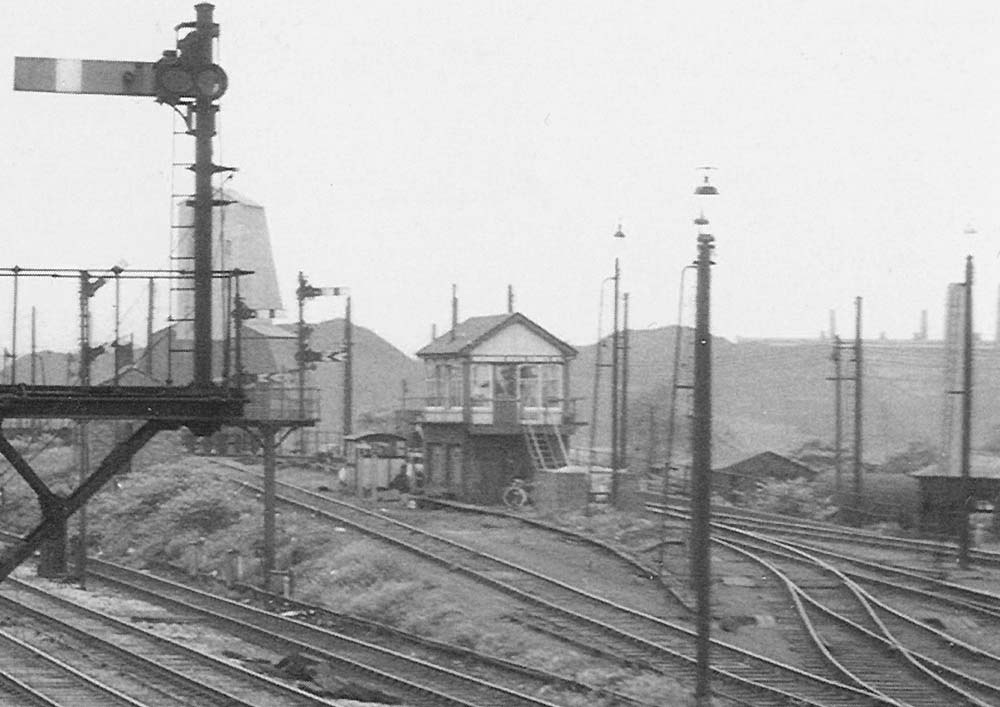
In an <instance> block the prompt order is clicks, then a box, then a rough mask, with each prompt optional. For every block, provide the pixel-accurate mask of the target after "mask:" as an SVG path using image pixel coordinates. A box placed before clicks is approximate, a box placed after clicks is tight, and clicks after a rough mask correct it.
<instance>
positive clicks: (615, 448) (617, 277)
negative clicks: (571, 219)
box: [611, 224, 625, 506]
mask: <svg viewBox="0 0 1000 707" xmlns="http://www.w3.org/2000/svg"><path fill="white" fill-rule="evenodd" d="M613 238H616V239H618V238H621V239H624V238H625V234H624V233H623V232H622V226H621V224H618V230H617V231H615V233H614V235H613ZM612 279H613V280H614V283H615V290H614V292H615V294H614V303H613V305H612V307H613V312H614V316H613V320H614V324H613V326H612V331H611V505H612V506H614V505H616V504H617V503H618V467H619V465H620V463H621V461H620V449H619V440H620V436H621V435H620V434H619V427H618V426H619V424H620V419H619V415H620V412H619V409H618V403H619V387H620V385H619V378H618V375H619V362H618V354H619V351H618V350H619V348H620V340H619V333H618V302H619V300H620V299H621V296H620V294H619V293H620V291H621V267H620V265H619V262H618V256H615V274H614V275H613V276H612Z"/></svg>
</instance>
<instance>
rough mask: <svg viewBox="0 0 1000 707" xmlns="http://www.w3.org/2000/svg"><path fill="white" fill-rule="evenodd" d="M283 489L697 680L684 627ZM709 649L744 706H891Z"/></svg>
mask: <svg viewBox="0 0 1000 707" xmlns="http://www.w3.org/2000/svg"><path fill="white" fill-rule="evenodd" d="M224 468H226V469H227V470H228V471H229V473H230V474H232V475H233V476H234V478H235V480H237V481H238V482H240V483H242V484H244V485H245V486H246V487H248V488H250V489H252V490H254V491H255V492H258V493H259V492H261V488H260V487H259V486H256V485H254V484H252V483H249V482H247V481H246V479H247V475H248V473H250V472H248V471H246V470H245V469H244V468H243V467H242V466H236V465H233V466H230V465H229V464H226V465H225V467H224ZM251 478H255V477H254V476H251ZM278 489H279V501H280V502H282V503H285V504H289V505H291V506H294V507H297V508H299V509H300V510H302V511H305V512H308V513H311V514H314V515H315V516H318V517H323V518H326V519H328V520H330V521H333V522H335V523H338V524H340V525H344V526H350V527H353V528H355V529H357V530H359V531H361V532H363V533H366V534H368V535H370V536H373V537H376V538H378V539H380V540H382V541H384V542H387V543H391V544H393V545H395V546H397V547H400V548H403V549H405V550H407V551H408V552H411V553H415V554H418V555H420V556H422V557H424V558H425V559H427V560H430V561H433V562H436V563H438V564H440V565H443V566H446V567H448V568H450V569H451V570H453V571H457V572H461V573H463V574H465V575H466V576H468V577H471V578H473V579H475V580H476V581H478V582H482V583H484V584H487V585H489V586H492V587H493V588H495V589H498V590H500V591H502V592H505V593H507V594H509V595H511V596H513V597H515V598H516V599H518V600H519V601H521V602H523V603H524V604H526V605H529V606H532V607H533V609H532V610H531V612H530V615H529V617H528V620H529V622H530V623H531V624H532V625H533V626H535V627H539V628H542V629H543V630H547V631H549V632H551V633H553V634H555V635H559V636H561V637H563V638H567V639H569V640H571V641H572V642H574V643H575V644H576V645H581V646H588V647H590V648H598V649H600V650H602V651H604V652H605V653H607V654H617V655H618V656H620V658H623V659H624V660H625V661H627V662H629V663H631V664H633V665H641V666H648V667H650V668H651V669H654V670H656V671H658V672H664V673H668V674H671V675H674V676H675V677H677V678H679V679H682V680H687V681H689V684H691V683H692V682H693V675H694V662H695V661H694V657H693V653H694V650H693V642H694V632H693V631H692V630H691V629H690V628H688V627H687V626H682V625H679V624H676V623H673V622H670V621H667V620H665V619H662V618H659V617H655V616H651V615H649V614H645V613H643V612H640V611H636V610H633V609H630V608H628V607H625V606H622V605H620V604H615V603H613V602H609V601H606V600H604V599H602V598H601V597H598V596H595V595H593V594H590V593H588V592H585V591H582V590H580V589H577V588H575V587H572V586H570V585H568V584H566V583H563V582H560V581H559V580H558V579H556V578H553V577H548V576H545V575H543V574H541V573H539V572H534V571H532V570H530V569H528V568H526V567H522V566H519V565H517V564H515V563H512V562H508V561H505V560H503V559H501V558H499V557H495V556H491V555H487V554H484V553H481V552H478V551H476V550H475V549H473V548H471V547H468V546H466V545H463V544H461V543H458V542H456V541H453V540H451V539H448V538H444V537H441V536H439V535H435V534H432V533H428V532H426V531H424V530H422V529H420V528H417V527H414V526H411V525H407V524H405V523H402V522H400V521H398V520H395V519H392V518H390V517H388V516H385V515H383V514H379V513H375V512H373V511H369V510H367V509H363V508H360V507H358V506H356V505H354V504H350V503H346V502H344V501H340V500H338V499H335V498H331V497H329V496H325V495H321V494H316V493H313V492H311V491H307V490H305V489H302V488H298V487H295V486H292V485H289V484H284V483H280V482H279V483H278ZM570 607H572V608H570ZM712 650H713V672H714V675H715V681H716V684H717V685H720V686H721V689H720V691H724V693H725V695H726V696H727V697H730V698H733V699H736V700H737V701H742V702H743V703H745V704H751V705H788V704H801V705H858V704H879V703H886V704H892V703H891V702H887V701H886V700H884V698H882V697H880V696H878V695H875V694H872V693H870V692H867V691H865V690H863V689H859V688H856V687H852V686H850V685H848V684H845V683H843V682H841V681H839V680H837V679H834V678H830V677H825V676H822V675H816V674H812V673H809V672H807V671H804V670H801V669H799V668H796V667H794V666H791V665H788V664H785V663H781V662H779V661H776V660H772V659H770V658H767V657H765V656H761V655H757V654H754V653H752V652H750V651H747V650H744V649H742V648H739V647H737V646H734V645H731V644H728V643H726V642H723V641H718V640H716V641H714V642H713V649H712Z"/></svg>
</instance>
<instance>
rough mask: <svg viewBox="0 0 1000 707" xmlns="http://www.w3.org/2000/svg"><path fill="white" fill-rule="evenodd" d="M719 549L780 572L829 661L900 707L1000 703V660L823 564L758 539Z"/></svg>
mask: <svg viewBox="0 0 1000 707" xmlns="http://www.w3.org/2000/svg"><path fill="white" fill-rule="evenodd" d="M716 544H717V545H719V546H721V547H724V548H728V549H729V550H731V551H734V552H738V553H740V554H743V555H745V556H747V557H749V558H750V559H752V560H753V561H755V562H756V563H758V564H759V565H761V566H763V567H765V568H767V569H768V571H770V572H771V573H772V574H774V575H775V576H776V577H777V578H778V579H779V580H780V581H781V582H782V583H783V584H784V587H785V589H786V591H787V592H788V594H789V596H790V598H791V599H792V601H793V602H794V604H795V606H796V609H797V611H798V613H799V616H800V619H801V620H802V622H803V624H804V626H805V627H806V630H807V632H808V633H809V635H810V636H812V637H813V640H814V641H815V644H816V645H817V646H818V647H820V649H821V650H822V651H823V653H824V655H825V657H826V659H827V660H828V661H829V663H830V664H831V665H833V666H835V668H836V669H837V670H838V671H840V672H841V673H842V674H843V675H844V676H845V678H847V679H849V680H850V681H851V682H853V683H854V684H856V685H857V686H859V687H862V688H863V689H866V690H868V691H870V692H875V693H877V694H880V695H883V696H885V697H886V698H888V699H892V700H893V701H896V702H898V703H900V704H905V705H913V706H924V705H926V706H927V707H932V706H934V705H941V704H966V705H977V706H978V707H986V706H988V705H998V704H1000V687H997V685H996V684H994V683H993V682H991V680H995V678H996V676H997V675H998V674H1000V657H997V656H995V655H992V654H990V653H989V652H987V651H984V650H981V649H978V648H975V647H973V646H971V645H969V644H965V643H963V642H962V641H960V640H959V639H957V638H955V637H954V636H950V635H948V634H946V633H945V632H943V631H940V630H938V629H936V628H933V627H931V626H928V625H927V624H925V623H924V622H922V621H921V620H919V619H917V618H916V617H914V616H912V615H910V614H907V613H905V612H903V611H900V610H899V609H897V608H895V607H893V606H892V605H890V604H888V603H887V602H884V601H881V600H879V599H877V598H876V597H875V596H873V595H872V594H871V593H869V592H867V591H866V590H864V589H863V588H861V587H860V586H859V585H858V584H857V583H855V582H854V581H852V580H851V579H850V578H848V577H846V576H845V575H844V574H843V573H840V572H839V571H838V570H836V569H835V568H833V567H832V566H831V565H830V564H828V563H827V562H825V561H823V560H822V559H820V558H818V557H816V556H813V555H811V554H809V553H807V552H804V551H802V550H797V549H795V548H792V547H790V546H788V545H786V544H784V543H780V542H777V541H774V540H770V539H767V538H762V537H760V536H756V535H744V537H742V538H741V539H740V540H737V541H732V540H723V539H717V540H716Z"/></svg>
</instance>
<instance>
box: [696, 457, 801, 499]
mask: <svg viewBox="0 0 1000 707" xmlns="http://www.w3.org/2000/svg"><path fill="white" fill-rule="evenodd" d="M815 477H816V471H815V470H813V469H810V468H809V467H808V466H806V465H805V464H800V463H799V462H797V461H794V460H792V459H789V458H788V457H783V456H781V455H780V454H776V453H774V452H761V453H760V454H755V455H754V456H752V457H750V458H748V459H744V460H743V461H739V462H736V463H735V464H730V465H729V466H727V467H723V468H721V469H715V470H713V471H712V486H713V490H714V491H715V492H716V493H719V494H722V495H723V496H731V495H733V494H737V493H740V494H742V493H748V492H751V491H754V490H755V489H756V488H757V487H759V486H760V485H761V484H763V483H765V482H767V481H791V480H793V479H806V480H807V481H812V480H813V479H814V478H815Z"/></svg>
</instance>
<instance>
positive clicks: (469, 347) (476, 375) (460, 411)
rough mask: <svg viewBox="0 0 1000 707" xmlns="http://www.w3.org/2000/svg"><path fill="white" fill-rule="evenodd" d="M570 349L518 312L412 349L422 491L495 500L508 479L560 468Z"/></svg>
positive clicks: (569, 419) (475, 320) (567, 420)
mask: <svg viewBox="0 0 1000 707" xmlns="http://www.w3.org/2000/svg"><path fill="white" fill-rule="evenodd" d="M576 353H577V352H576V349H574V348H573V347H572V346H570V345H569V344H567V343H565V342H563V341H561V340H560V339H558V338H556V337H555V336H553V335H552V334H551V333H549V332H548V331H546V330H545V329H543V328H542V327H540V326H539V325H538V324H536V323H535V322H533V321H531V320H530V319H528V318H527V317H526V316H524V315H523V314H519V313H510V314H498V315H492V316H484V317H472V318H470V319H467V320H465V321H464V322H461V323H460V324H457V325H455V326H454V328H453V329H452V330H451V331H449V332H447V333H446V334H444V335H443V336H439V337H437V338H436V339H434V341H432V342H431V343H430V344H428V345H427V346H425V347H424V348H422V349H421V350H420V351H418V352H417V356H418V357H419V358H420V359H422V360H423V361H424V363H425V365H426V374H427V375H426V382H427V398H426V400H425V401H424V406H423V410H422V414H421V418H420V419H421V423H420V424H421V431H422V435H423V441H424V471H425V474H426V475H427V484H428V487H429V488H430V489H432V490H438V491H440V492H444V493H447V494H449V495H452V496H454V497H455V498H459V499H463V500H467V501H472V502H477V503H495V502H497V501H499V500H500V495H501V493H502V490H503V488H504V487H505V486H506V485H507V484H509V483H510V482H511V481H512V480H513V479H515V478H522V479H525V480H531V478H532V477H533V476H534V475H535V473H536V471H539V470H542V469H554V468H559V467H563V466H565V465H566V458H565V449H566V446H567V442H568V438H569V436H570V435H571V434H572V433H573V430H574V429H575V425H576V419H575V414H574V408H573V405H572V400H571V398H570V390H569V365H570V361H571V360H572V359H573V358H574V357H575V356H576Z"/></svg>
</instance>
